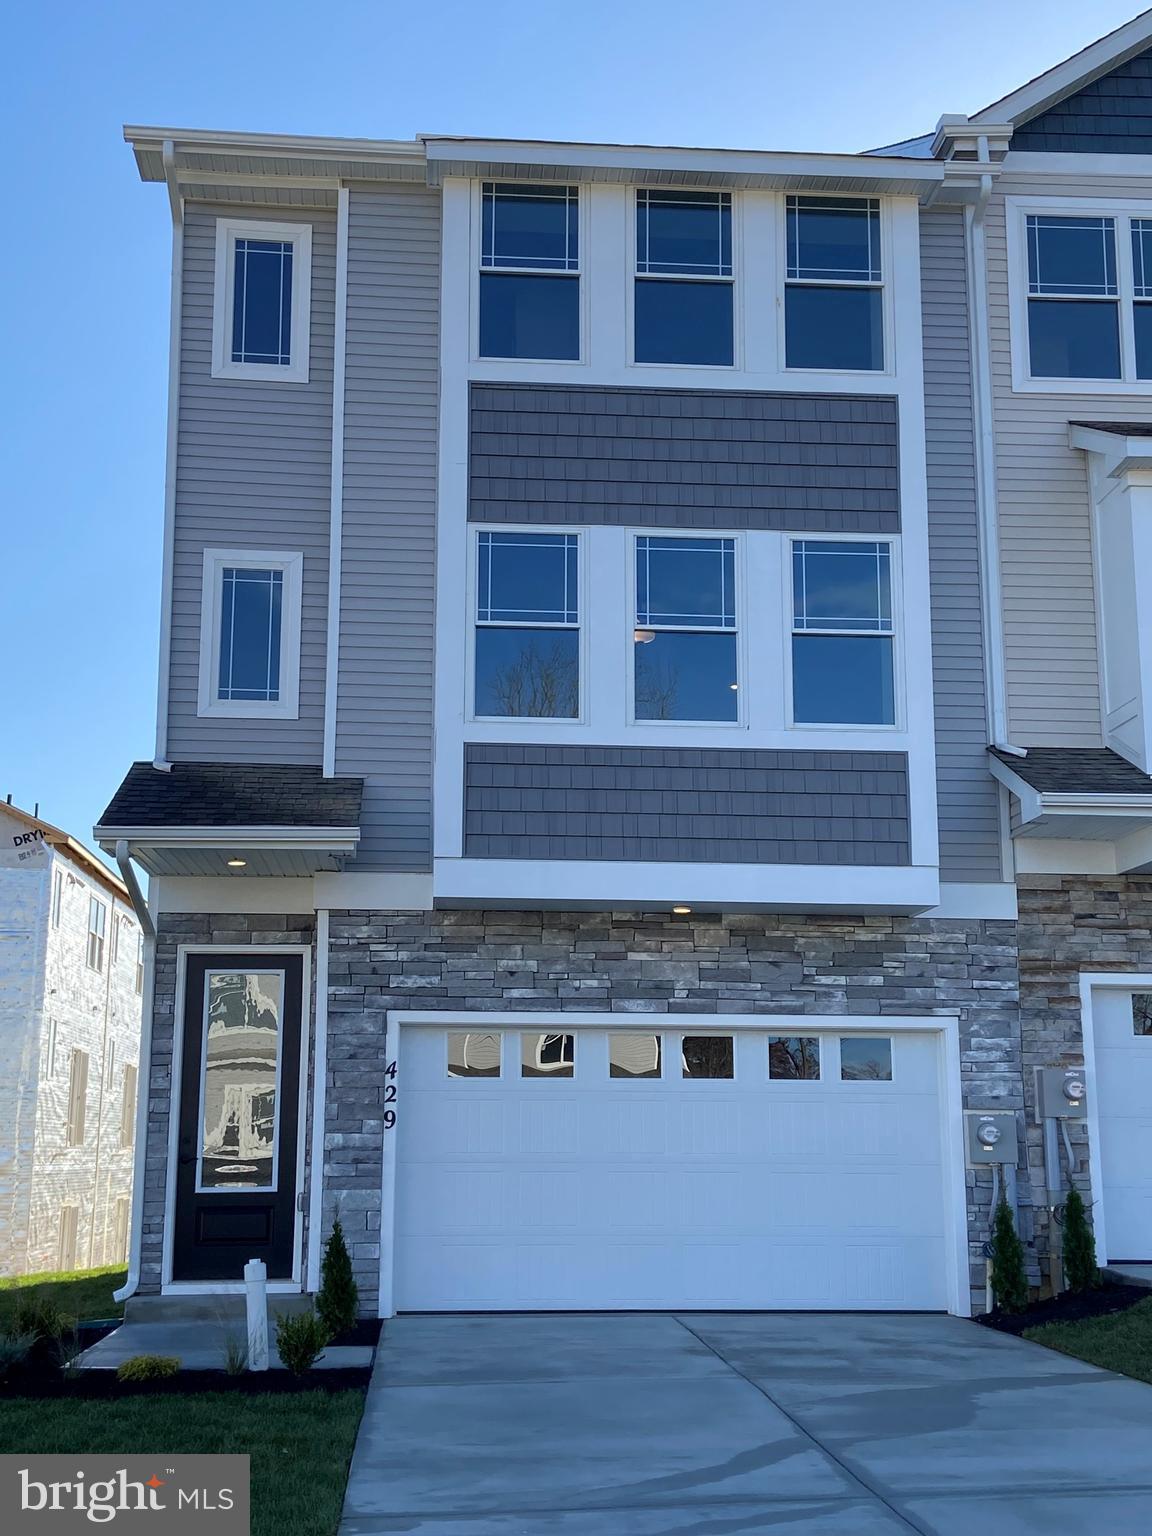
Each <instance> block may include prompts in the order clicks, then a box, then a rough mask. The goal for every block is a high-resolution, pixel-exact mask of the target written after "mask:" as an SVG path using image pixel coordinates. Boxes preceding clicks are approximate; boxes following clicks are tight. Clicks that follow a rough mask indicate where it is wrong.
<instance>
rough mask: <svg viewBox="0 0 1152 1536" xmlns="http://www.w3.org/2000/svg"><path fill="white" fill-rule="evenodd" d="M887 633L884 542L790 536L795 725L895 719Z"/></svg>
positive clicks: (888, 577) (888, 579) (888, 573)
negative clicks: (791, 538)
mask: <svg viewBox="0 0 1152 1536" xmlns="http://www.w3.org/2000/svg"><path fill="white" fill-rule="evenodd" d="M893 635H894V626H893V620H892V548H891V545H889V544H887V543H866V542H860V543H848V542H838V541H834V540H830V539H828V540H825V539H797V540H795V541H794V542H793V545H792V718H793V720H794V721H795V723H796V724H798V725H893V724H895V720H896V702H895V677H894V658H893Z"/></svg>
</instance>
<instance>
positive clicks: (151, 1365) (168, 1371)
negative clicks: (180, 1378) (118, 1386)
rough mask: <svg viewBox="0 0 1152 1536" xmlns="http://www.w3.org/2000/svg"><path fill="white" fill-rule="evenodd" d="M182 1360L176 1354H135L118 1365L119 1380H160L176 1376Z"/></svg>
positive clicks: (117, 1374)
mask: <svg viewBox="0 0 1152 1536" xmlns="http://www.w3.org/2000/svg"><path fill="white" fill-rule="evenodd" d="M179 1369H180V1361H179V1359H178V1358H177V1356H175V1355H133V1356H132V1358H131V1359H130V1360H123V1361H121V1363H120V1364H119V1365H118V1366H117V1367H116V1380H117V1381H160V1380H161V1379H162V1378H163V1377H165V1376H175V1374H176V1372H177V1371H178V1370H179Z"/></svg>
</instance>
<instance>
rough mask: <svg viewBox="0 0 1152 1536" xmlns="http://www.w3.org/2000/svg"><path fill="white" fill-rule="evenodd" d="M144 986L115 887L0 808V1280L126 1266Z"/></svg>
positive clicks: (125, 905)
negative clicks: (0, 1064) (0, 1127)
mask: <svg viewBox="0 0 1152 1536" xmlns="http://www.w3.org/2000/svg"><path fill="white" fill-rule="evenodd" d="M143 992H144V946H143V935H142V933H141V930H140V924H139V922H138V920H137V918H136V915H135V913H134V911H133V909H132V902H131V899H130V897H129V894H128V891H127V889H126V887H125V886H124V885H123V884H122V883H121V881H120V880H119V879H118V878H117V877H116V876H115V875H114V874H113V873H112V871H111V870H110V869H108V868H107V866H106V865H105V864H104V863H103V862H102V861H101V860H100V859H98V858H96V856H95V855H94V854H92V853H90V852H89V851H88V849H86V848H85V847H83V845H82V844H80V843H78V842H76V841H75V839H73V838H71V837H69V836H68V835H67V834H66V833H64V832H61V831H60V830H59V829H58V828H56V827H53V826H51V825H50V824H49V823H48V822H46V821H44V820H42V819H41V818H40V816H39V815H33V814H30V813H28V812H26V811H22V810H20V809H19V808H18V807H17V806H14V805H13V804H12V803H11V802H10V801H9V802H8V803H4V804H0V1053H2V1056H3V1072H2V1074H0V1120H2V1123H3V1126H4V1134H3V1137H2V1139H0V1275H3V1276H6V1277H7V1276H14V1275H27V1274H40V1273H44V1272H46V1271H55V1270H65V1271H69V1270H76V1269H90V1268H93V1267H99V1266H101V1265H115V1264H121V1263H124V1262H126V1261H127V1258H128V1237H129V1228H130V1213H131V1198H132V1173H133V1164H134V1156H135V1147H134V1142H135V1128H136V1092H137V1078H138V1072H139V1060H140V1056H139V1052H140V1020H141V1012H142V1007H143Z"/></svg>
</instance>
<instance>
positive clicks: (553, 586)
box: [474, 530, 580, 720]
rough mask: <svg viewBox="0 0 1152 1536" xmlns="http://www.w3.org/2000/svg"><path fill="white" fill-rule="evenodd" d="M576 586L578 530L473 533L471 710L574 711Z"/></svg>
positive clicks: (539, 715)
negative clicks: (474, 583) (473, 679)
mask: <svg viewBox="0 0 1152 1536" xmlns="http://www.w3.org/2000/svg"><path fill="white" fill-rule="evenodd" d="M579 587H580V543H579V537H578V535H576V534H574V533H536V532H515V531H512V530H508V531H500V532H495V531H492V532H490V531H488V530H482V531H481V532H480V533H479V535H478V538H477V548H476V635H475V660H474V673H475V694H474V709H475V713H476V714H477V715H478V716H481V717H484V716H490V717H492V716H495V717H500V716H509V715H511V716H521V717H525V716H527V717H532V718H535V719H551V720H574V719H576V718H577V716H578V715H579V713H580V593H579Z"/></svg>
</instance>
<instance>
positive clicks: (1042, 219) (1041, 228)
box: [1026, 214, 1152, 379]
mask: <svg viewBox="0 0 1152 1536" xmlns="http://www.w3.org/2000/svg"><path fill="white" fill-rule="evenodd" d="M1143 222H1144V221H1143V220H1139V219H1138V220H1135V221H1134V223H1133V232H1132V234H1133V250H1134V253H1135V251H1136V249H1137V240H1138V235H1137V229H1136V226H1137V225H1139V224H1142V223H1143ZM1150 227H1152V226H1150ZM1026 230H1027V245H1028V358H1029V369H1030V372H1031V374H1032V377H1033V378H1036V379H1053V378H1054V379H1118V378H1120V377H1121V373H1122V368H1121V362H1120V286H1119V280H1118V274H1117V269H1116V220H1115V219H1111V218H1098V217H1094V218H1080V217H1065V216H1064V215H1062V214H1028V215H1027V223H1026ZM1139 242H1140V243H1139V251H1140V255H1141V256H1142V255H1143V237H1142V236H1140V237H1139ZM1149 256H1150V257H1152V242H1150V246H1149ZM1141 270H1142V263H1141ZM1149 276H1150V278H1152V270H1150V272H1149ZM1149 296H1150V297H1152V290H1150V291H1149Z"/></svg>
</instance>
